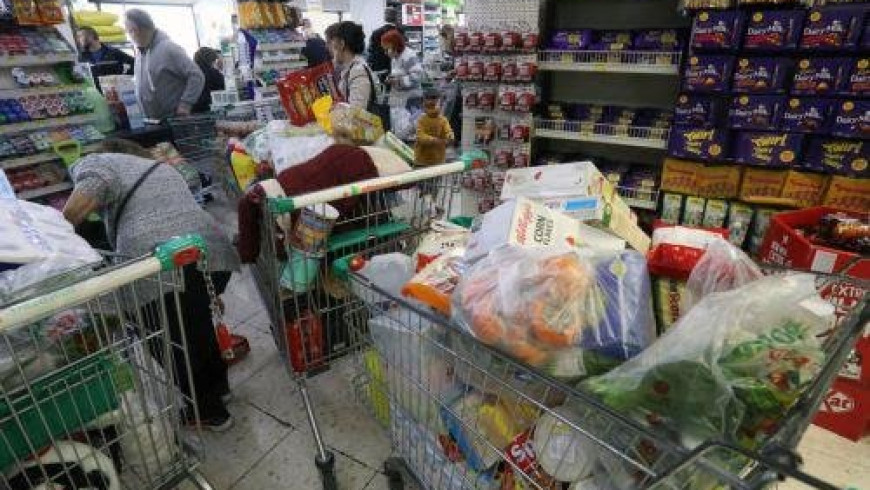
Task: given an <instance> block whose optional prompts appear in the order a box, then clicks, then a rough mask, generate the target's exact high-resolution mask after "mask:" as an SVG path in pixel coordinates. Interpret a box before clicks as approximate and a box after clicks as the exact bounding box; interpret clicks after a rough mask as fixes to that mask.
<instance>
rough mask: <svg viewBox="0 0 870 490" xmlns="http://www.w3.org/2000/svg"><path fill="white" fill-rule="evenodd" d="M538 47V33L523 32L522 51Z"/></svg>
mask: <svg viewBox="0 0 870 490" xmlns="http://www.w3.org/2000/svg"><path fill="white" fill-rule="evenodd" d="M536 49H538V33H537V32H526V33H525V34H523V51H534V50H536Z"/></svg>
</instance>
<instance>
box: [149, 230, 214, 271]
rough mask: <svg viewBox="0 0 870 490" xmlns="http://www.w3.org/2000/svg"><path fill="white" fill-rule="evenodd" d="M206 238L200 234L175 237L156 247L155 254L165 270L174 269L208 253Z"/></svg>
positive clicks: (195, 260)
mask: <svg viewBox="0 0 870 490" xmlns="http://www.w3.org/2000/svg"><path fill="white" fill-rule="evenodd" d="M206 251H207V248H206V245H205V240H203V239H202V237H201V236H199V235H185V236H180V237H176V238H173V239H172V240H169V241H168V242H166V243H163V244H161V245H158V246H157V248H156V249H154V256H155V257H157V260H159V261H160V267H161V268H162V269H163V270H164V271H169V270H173V269H175V268H178V267H183V266H185V265H188V264H193V263H195V262H197V261H198V260H199V259H200V257H202V256H203V255H205V254H206Z"/></svg>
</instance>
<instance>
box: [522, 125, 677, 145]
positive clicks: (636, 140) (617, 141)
mask: <svg viewBox="0 0 870 490" xmlns="http://www.w3.org/2000/svg"><path fill="white" fill-rule="evenodd" d="M669 132H670V131H669V130H667V129H662V128H643V127H633V126H621V125H617V124H600V123H592V124H588V125H584V124H581V123H580V122H577V121H553V120H546V119H538V120H535V136H536V137H538V138H548V139H559V140H572V141H583V142H587V143H602V144H609V145H621V146H636V147H640V148H653V149H657V150H664V149H666V148H667V141H668V133H669Z"/></svg>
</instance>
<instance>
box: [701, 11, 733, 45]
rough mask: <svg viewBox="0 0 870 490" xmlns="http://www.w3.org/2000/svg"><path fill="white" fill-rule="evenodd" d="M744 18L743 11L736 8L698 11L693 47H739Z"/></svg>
mask: <svg viewBox="0 0 870 490" xmlns="http://www.w3.org/2000/svg"><path fill="white" fill-rule="evenodd" d="M744 20H745V17H744V16H743V13H742V12H738V11H736V10H725V11H703V12H698V13H697V15H695V21H694V23H693V24H692V39H691V46H692V49H696V50H734V49H737V47H738V45H739V44H740V34H741V33H742V32H743V23H744Z"/></svg>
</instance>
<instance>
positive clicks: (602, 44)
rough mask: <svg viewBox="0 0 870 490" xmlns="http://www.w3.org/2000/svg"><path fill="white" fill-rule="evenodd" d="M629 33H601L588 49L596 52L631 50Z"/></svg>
mask: <svg viewBox="0 0 870 490" xmlns="http://www.w3.org/2000/svg"><path fill="white" fill-rule="evenodd" d="M631 41H632V39H631V32H630V31H603V32H601V33H600V34H599V37H598V40H597V41H595V42H594V43H592V46H591V47H590V49H593V50H596V51H622V50H624V49H631V47H632V46H631Z"/></svg>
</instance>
